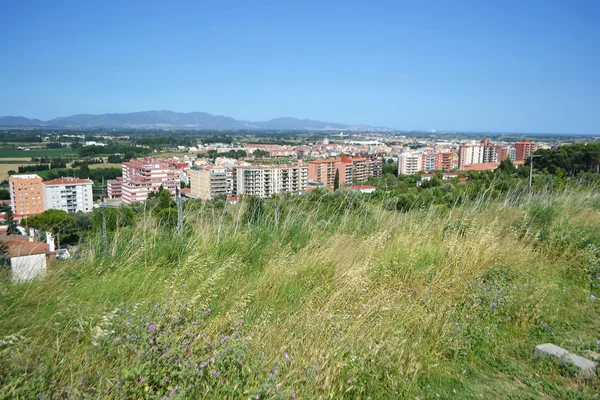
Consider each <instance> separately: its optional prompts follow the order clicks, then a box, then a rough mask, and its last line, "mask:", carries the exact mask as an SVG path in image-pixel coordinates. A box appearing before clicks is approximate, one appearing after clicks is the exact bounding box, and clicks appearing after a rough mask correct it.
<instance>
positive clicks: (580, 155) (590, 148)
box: [527, 143, 600, 176]
mask: <svg viewBox="0 0 600 400" xmlns="http://www.w3.org/2000/svg"><path fill="white" fill-rule="evenodd" d="M535 155H538V156H540V157H536V158H535V159H534V160H533V166H534V168H536V169H538V170H545V171H547V172H549V173H550V174H556V173H565V174H566V175H568V176H575V175H578V174H580V173H582V172H591V173H599V172H600V143H591V144H587V145H586V144H573V145H569V146H560V147H557V148H554V149H540V150H537V151H536V152H535ZM527 165H529V161H528V162H527ZM561 170H562V172H560V171H561Z"/></svg>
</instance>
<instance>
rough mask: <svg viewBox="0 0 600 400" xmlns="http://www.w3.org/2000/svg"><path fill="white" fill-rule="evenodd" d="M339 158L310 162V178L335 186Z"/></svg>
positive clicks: (312, 180)
mask: <svg viewBox="0 0 600 400" xmlns="http://www.w3.org/2000/svg"><path fill="white" fill-rule="evenodd" d="M340 161H341V160H340V159H339V158H330V159H327V160H314V161H310V162H309V163H308V179H309V180H310V181H311V182H323V183H324V184H325V185H326V186H333V183H334V181H335V171H336V170H337V166H336V163H338V162H340Z"/></svg>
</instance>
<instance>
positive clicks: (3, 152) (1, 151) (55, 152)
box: [0, 147, 77, 159]
mask: <svg viewBox="0 0 600 400" xmlns="http://www.w3.org/2000/svg"><path fill="white" fill-rule="evenodd" d="M76 155H77V153H75V152H74V151H73V150H71V149H31V150H29V151H23V150H17V149H11V148H6V147H3V148H0V159H2V158H23V159H24V158H31V157H60V156H76Z"/></svg>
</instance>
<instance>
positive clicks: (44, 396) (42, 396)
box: [38, 393, 48, 399]
mask: <svg viewBox="0 0 600 400" xmlns="http://www.w3.org/2000/svg"><path fill="white" fill-rule="evenodd" d="M38 397H39V398H40V399H45V398H46V397H48V396H46V395H45V394H44V393H40V395H39V396H38Z"/></svg>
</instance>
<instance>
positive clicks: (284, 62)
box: [0, 0, 600, 133]
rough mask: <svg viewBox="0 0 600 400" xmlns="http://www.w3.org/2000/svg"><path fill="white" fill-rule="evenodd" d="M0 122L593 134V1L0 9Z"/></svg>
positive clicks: (597, 33) (97, 4) (599, 56)
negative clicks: (149, 114) (250, 123)
mask: <svg viewBox="0 0 600 400" xmlns="http://www.w3.org/2000/svg"><path fill="white" fill-rule="evenodd" d="M0 10H1V14H2V17H1V23H0V115H23V116H27V117H30V118H40V119H50V118H54V117H57V116H65V115H71V114H78V113H105V112H131V111H142V110H155V109H170V110H174V111H181V112H189V111H206V112H210V113H213V114H222V115H229V116H232V117H234V118H238V119H247V120H266V119H271V118H276V117H283V116H290V117H298V118H311V119H319V120H325V121H330V122H343V123H365V124H371V125H382V126H388V127H393V128H397V129H423V130H430V129H437V130H467V131H502V132H565V133H567V132H568V133H600V77H599V73H600V23H598V21H600V1H597V0H592V1H577V0H571V1H567V0H565V1H552V0H546V1H536V0H526V1H523V0H520V1H497V2H493V1H484V0H481V1H476V0H472V1H400V0H396V1H369V2H367V1H360V2H359V1H351V0H348V1H339V2H338V1H285V0H279V1H272V2H271V1H260V0H257V1H243V2H242V1H240V2H236V1H202V0H201V1H133V0H132V1H92V0H90V1H60V2H57V1H39V0H38V1H27V0H20V1H12V2H9V1H8V0H3V1H0Z"/></svg>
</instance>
